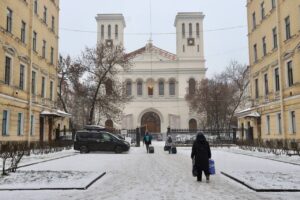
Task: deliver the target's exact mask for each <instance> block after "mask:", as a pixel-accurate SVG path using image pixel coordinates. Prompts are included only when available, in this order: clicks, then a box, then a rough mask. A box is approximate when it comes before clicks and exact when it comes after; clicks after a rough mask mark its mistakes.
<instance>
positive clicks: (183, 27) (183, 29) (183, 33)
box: [181, 24, 185, 38]
mask: <svg viewBox="0 0 300 200" xmlns="http://www.w3.org/2000/svg"><path fill="white" fill-rule="evenodd" d="M181 31H182V38H185V24H182V27H181Z"/></svg>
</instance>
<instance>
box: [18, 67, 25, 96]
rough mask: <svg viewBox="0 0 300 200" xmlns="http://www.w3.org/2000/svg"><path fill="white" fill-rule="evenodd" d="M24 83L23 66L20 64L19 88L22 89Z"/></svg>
mask: <svg viewBox="0 0 300 200" xmlns="http://www.w3.org/2000/svg"><path fill="white" fill-rule="evenodd" d="M24 83H25V66H24V65H22V64H21V65H20V82H19V88H20V89H21V90H24Z"/></svg>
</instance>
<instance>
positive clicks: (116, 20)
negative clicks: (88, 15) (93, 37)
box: [96, 14, 126, 46]
mask: <svg viewBox="0 0 300 200" xmlns="http://www.w3.org/2000/svg"><path fill="white" fill-rule="evenodd" d="M96 21H97V43H103V44H106V45H109V46H110V45H124V28H125V27H126V24H125V20H124V17H123V15H122V14H98V15H97V16H96Z"/></svg>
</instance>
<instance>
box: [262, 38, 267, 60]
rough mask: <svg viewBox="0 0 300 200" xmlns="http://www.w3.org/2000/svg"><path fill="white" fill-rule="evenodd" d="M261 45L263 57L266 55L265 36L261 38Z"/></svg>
mask: <svg viewBox="0 0 300 200" xmlns="http://www.w3.org/2000/svg"><path fill="white" fill-rule="evenodd" d="M262 45H263V54H264V56H266V55H267V43H266V36H264V37H263V38H262Z"/></svg>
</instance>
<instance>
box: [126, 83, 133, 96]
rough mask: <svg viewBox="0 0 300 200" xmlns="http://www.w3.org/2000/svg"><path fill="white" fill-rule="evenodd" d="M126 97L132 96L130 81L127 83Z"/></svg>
mask: <svg viewBox="0 0 300 200" xmlns="http://www.w3.org/2000/svg"><path fill="white" fill-rule="evenodd" d="M126 95H127V96H131V95H132V83H131V81H130V80H129V81H127V82H126Z"/></svg>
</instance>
